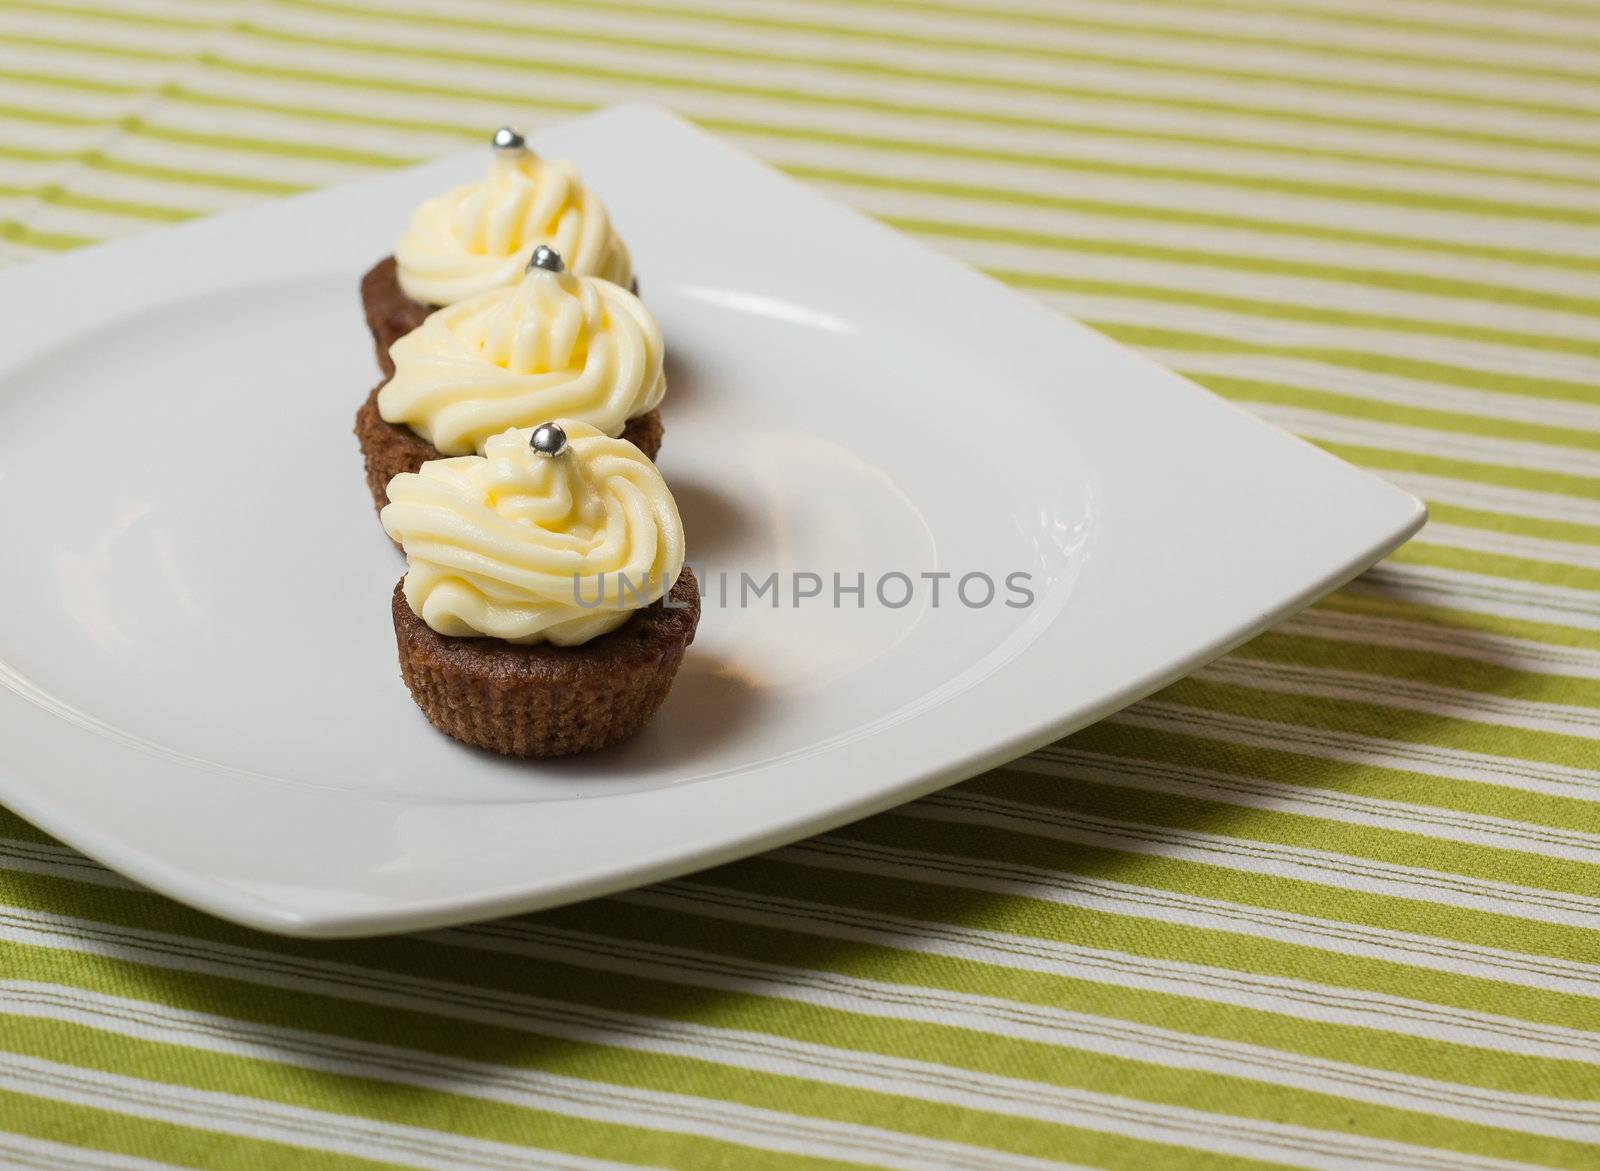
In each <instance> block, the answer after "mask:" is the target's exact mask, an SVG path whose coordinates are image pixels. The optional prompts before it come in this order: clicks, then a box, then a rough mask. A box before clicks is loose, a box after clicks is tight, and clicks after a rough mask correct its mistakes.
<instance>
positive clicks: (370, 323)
mask: <svg viewBox="0 0 1600 1171" xmlns="http://www.w3.org/2000/svg"><path fill="white" fill-rule="evenodd" d="M628 287H629V289H630V291H631V292H632V293H633V295H634V296H635V297H637V296H638V295H639V279H638V278H637V277H635V278H634V279H633V282H632V283H631V284H630V285H629V286H628ZM361 308H362V309H363V310H364V311H365V312H366V315H367V328H368V329H370V330H371V331H372V344H373V348H374V349H376V351H377V355H378V369H380V370H382V371H383V376H384V377H385V378H393V377H394V362H392V361H391V360H390V358H389V347H390V346H392V345H394V343H395V342H397V341H399V340H400V339H401V338H403V337H405V335H406V334H408V333H410V332H411V331H412V330H413V329H416V328H417V326H419V325H421V324H422V319H423V318H424V317H426V316H427V315H428V314H430V313H432V312H433V311H434V310H435V309H437V308H439V306H437V305H424V304H423V303H422V302H421V301H413V300H412V299H411V298H410V297H408V296H406V294H405V290H404V289H402V288H401V287H400V266H399V264H398V263H397V262H396V261H395V258H394V257H393V256H385V257H384V258H383V259H382V260H380V261H378V263H377V264H375V265H373V266H372V267H371V268H369V269H368V270H367V271H366V274H365V275H364V276H362V278H361ZM651 458H652V459H654V458H655V457H654V456H653V455H652V456H651Z"/></svg>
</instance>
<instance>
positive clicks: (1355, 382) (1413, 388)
mask: <svg viewBox="0 0 1600 1171" xmlns="http://www.w3.org/2000/svg"><path fill="white" fill-rule="evenodd" d="M1402 263H1404V261H1402ZM1572 276H1573V278H1574V282H1575V283H1582V284H1586V285H1588V287H1589V289H1590V290H1591V291H1595V290H1600V273H1597V274H1591V275H1579V274H1576V273H1574V274H1572ZM1140 348H1141V349H1142V350H1143V351H1144V352H1145V353H1147V354H1150V355H1151V356H1152V357H1154V358H1156V359H1157V360H1159V361H1161V362H1164V363H1166V364H1167V365H1168V366H1171V367H1173V368H1174V369H1176V370H1181V371H1182V372H1183V373H1185V374H1190V375H1194V374H1213V375H1222V376H1223V377H1227V378H1247V379H1252V380H1254V381H1258V382H1270V383H1274V384H1276V385H1279V386H1292V387H1298V388H1300V389H1303V390H1312V391H1328V392H1332V393H1335V394H1341V395H1348V396H1350V397H1353V398H1362V399H1370V400H1372V401H1373V402H1380V403H1392V404H1395V405H1405V406H1411V407H1420V408H1422V409H1424V410H1435V411H1449V412H1452V413H1455V414H1462V415H1476V416H1479V417H1481V418H1487V419H1508V420H1511V421H1512V422H1518V423H1534V424H1543V425H1545V426H1550V427H1572V428H1587V429H1590V430H1593V431H1600V405H1595V404H1592V403H1582V402H1571V401H1569V400H1566V399H1558V398H1540V397H1536V396H1534V395H1527V394H1504V393H1495V392H1493V391H1482V390H1471V389H1468V388H1466V387H1460V386H1451V385H1448V384H1445V383H1438V382H1427V381H1423V380H1421V379H1416V378H1403V377H1400V376H1399V375H1395V374H1380V373H1377V372H1376V371H1372V370H1356V369H1352V368H1350V367H1347V366H1336V365H1333V364H1332V363H1329V362H1314V361H1309V360H1307V359H1304V358H1292V357H1281V356H1279V355H1276V354H1219V353H1209V352H1198V351H1194V350H1173V349H1167V348H1163V347H1157V346H1143V347H1140ZM1595 459H1596V461H1597V462H1600V453H1597V454H1596V456H1595Z"/></svg>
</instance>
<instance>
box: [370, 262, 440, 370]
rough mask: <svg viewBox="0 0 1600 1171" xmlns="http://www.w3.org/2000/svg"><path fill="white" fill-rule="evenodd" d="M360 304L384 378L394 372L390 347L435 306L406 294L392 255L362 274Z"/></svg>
mask: <svg viewBox="0 0 1600 1171" xmlns="http://www.w3.org/2000/svg"><path fill="white" fill-rule="evenodd" d="M361 307H362V309H364V310H365V311H366V314H367V328H368V329H370V330H371V331H372V344H373V346H374V347H375V348H376V350H377V353H378V367H379V369H381V370H382V371H383V376H384V377H385V378H392V377H393V376H394V363H393V362H392V361H390V360H389V347H390V346H392V345H394V343H395V342H397V341H399V340H400V339H401V338H403V337H404V336H405V335H406V334H408V333H410V332H411V331H412V330H413V329H416V328H417V326H419V325H421V324H422V319H423V318H424V317H426V316H427V315H428V314H430V313H432V312H433V311H434V310H435V309H437V308H438V306H437V305H424V304H423V303H422V302H421V301H413V300H412V299H411V298H410V297H408V296H406V294H405V291H404V290H403V289H401V287H400V268H399V266H398V265H397V264H396V263H395V259H394V257H392V256H385V257H384V258H383V259H382V260H380V261H378V263H377V264H375V265H373V266H372V267H371V268H370V269H368V270H367V273H366V275H365V276H363V277H362V278H361Z"/></svg>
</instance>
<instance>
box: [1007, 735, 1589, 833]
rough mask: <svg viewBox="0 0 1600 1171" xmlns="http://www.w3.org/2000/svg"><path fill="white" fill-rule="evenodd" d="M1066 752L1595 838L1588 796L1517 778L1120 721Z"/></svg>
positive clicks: (1075, 738) (1075, 739)
mask: <svg viewBox="0 0 1600 1171" xmlns="http://www.w3.org/2000/svg"><path fill="white" fill-rule="evenodd" d="M1208 733H1209V735H1208ZM1062 747H1063V748H1065V749H1068V750H1078V751H1083V752H1098V753H1105V754H1109V755H1111V756H1117V757H1123V758H1125V759H1128V760H1135V761H1139V760H1148V761H1155V762H1159V763H1163V764H1167V765H1175V766H1180V767H1192V768H1195V769H1211V770H1214V771H1217V772H1223V773H1234V774H1239V775H1243V776H1248V777H1258V778H1264V779H1269V780H1271V781H1274V782H1276V783H1278V784H1284V785H1296V786H1305V787H1307V788H1308V789H1326V790H1329V791H1330V792H1333V793H1336V794H1342V795H1347V796H1350V797H1356V798H1362V797H1366V798H1375V799H1377V800H1380V801H1396V802H1404V803H1407V804H1410V805H1414V806H1418V807H1422V808H1432V809H1436V810H1438V811H1439V812H1440V814H1441V815H1448V814H1449V812H1450V811H1452V810H1454V811H1459V812H1461V813H1468V814H1477V815H1480V816H1484V817H1498V818H1504V819H1506V820H1508V821H1517V822H1526V823H1530V824H1534V825H1542V826H1549V827H1550V828H1551V829H1555V830H1576V831H1578V832H1580V833H1593V832H1595V820H1594V804H1593V802H1592V801H1591V800H1587V799H1585V798H1584V797H1583V796H1582V794H1583V793H1584V792H1585V791H1586V790H1583V789H1579V788H1574V789H1573V791H1572V793H1571V795H1569V796H1562V797H1556V796H1550V795H1548V794H1545V793H1536V792H1529V791H1528V790H1527V789H1524V788H1515V787H1512V785H1511V784H1510V782H1511V780H1512V779H1513V778H1511V777H1509V776H1508V777H1506V778H1505V781H1506V783H1504V784H1500V785H1495V784H1486V783H1482V782H1471V781H1463V780H1458V779H1457V778H1455V777H1453V776H1446V775H1441V774H1435V773H1430V772H1427V771H1425V768H1424V767H1423V766H1422V765H1421V764H1419V766H1418V768H1417V769H1416V770H1415V771H1412V770H1406V769H1401V768H1386V767H1382V766H1379V765H1372V764H1361V763H1357V762H1354V761H1349V760H1337V759H1329V758H1326V757H1321V756H1316V757H1313V756H1309V755H1305V754H1302V753H1297V752H1294V751H1292V750H1289V749H1279V748H1262V747H1259V746H1257V745H1254V744H1245V743H1242V742H1240V741H1237V740H1228V739H1226V738H1225V736H1224V735H1223V734H1222V730H1221V729H1218V728H1209V729H1208V728H1205V727H1204V726H1201V727H1199V728H1189V729H1188V730H1187V731H1173V730H1166V729H1161V728H1151V727H1147V726H1144V725H1142V724H1141V725H1132V724H1122V723H1117V722H1114V721H1113V722H1108V723H1103V724H1097V725H1095V726H1094V727H1092V728H1086V729H1084V730H1083V731H1082V732H1075V733H1073V735H1072V736H1071V737H1069V738H1068V739H1067V740H1065V741H1064V742H1063V743H1062ZM1008 775H1009V774H1008ZM1252 820H1253V818H1252Z"/></svg>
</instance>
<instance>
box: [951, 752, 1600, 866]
mask: <svg viewBox="0 0 1600 1171" xmlns="http://www.w3.org/2000/svg"><path fill="white" fill-rule="evenodd" d="M1006 767H1008V768H1012V769H1018V770H1021V771H1025V772H1030V773H1041V774H1044V775H1046V776H1055V777H1072V778H1079V779H1082V780H1087V781H1091V782H1094V783H1097V784H1105V785H1115V786H1117V787H1118V788H1123V789H1137V790H1140V791H1142V792H1150V793H1170V794H1173V795H1175V796H1183V797H1189V798H1193V799H1195V800H1199V801H1218V802H1223V803H1225V804H1228V805H1239V806H1244V807H1246V808H1250V809H1261V810H1266V811H1269V812H1272V813H1284V814H1291V815H1296V816H1301V817H1316V818H1320V819H1322V820H1325V821H1337V822H1343V823H1344V824H1346V825H1360V826H1366V827H1368V828H1371V829H1378V830H1386V831H1389V832H1392V833H1408V834H1418V833H1425V834H1427V835H1428V836H1429V837H1430V838H1432V839H1435V840H1443V841H1453V842H1461V843H1464V844H1466V845H1473V846H1487V847H1490V848H1492V849H1496V850H1519V851H1524V852H1526V853H1531V854H1541V855H1544V856H1546V857H1550V858H1564V859H1567V860H1568V861H1572V862H1587V863H1594V864H1600V834H1591V833H1581V832H1579V831H1577V830H1568V829H1559V828H1556V827H1553V826H1547V825H1540V824H1538V823H1536V822H1526V821H1510V820H1507V819H1505V818H1500V817H1489V816H1486V815H1484V814H1477V813H1463V812H1461V811H1460V810H1457V809H1447V808H1441V807H1438V806H1431V805H1417V804H1413V803H1410V802H1406V801H1388V800H1383V799H1381V798H1377V797H1367V796H1362V795H1358V794H1354V793H1343V792H1340V791H1338V790H1337V789H1331V788H1321V787H1319V786H1318V784H1317V782H1315V781H1312V782H1310V783H1306V784H1296V783H1293V782H1288V781H1275V780H1269V779H1265V778H1258V777H1250V776H1245V775H1243V774H1240V773H1227V772H1221V771H1219V770H1216V769H1207V768H1199V767H1197V766H1195V765H1191V764H1184V765H1182V766H1179V765H1171V764H1166V763H1163V762H1161V761H1156V760H1134V759H1128V758H1126V757H1120V756H1113V755H1110V754H1108V753H1102V752H1089V751H1087V750H1083V749H1074V748H1069V747H1065V746H1061V745H1051V746H1049V747H1047V748H1041V749H1039V750H1038V751H1037V752H1034V753H1032V754H1031V755H1029V756H1025V757H1022V758H1021V759H1020V760H1015V761H1012V762H1011V764H1010V765H1008V766H1006ZM979 797H980V795H979V794H976V793H972V792H970V791H968V790H965V789H962V790H957V791H955V792H953V793H951V794H950V795H949V796H948V797H930V798H927V800H930V801H933V802H934V803H936V804H938V803H940V802H962V801H968V800H978V799H979ZM982 800H983V801H984V802H989V801H991V800H992V799H991V798H989V797H986V796H985V797H982ZM1008 804H1011V803H1008ZM1015 809H1016V811H1017V812H1019V813H1022V814H1024V815H1025V810H1026V805H1025V804H1020V803H1019V804H1015Z"/></svg>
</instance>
